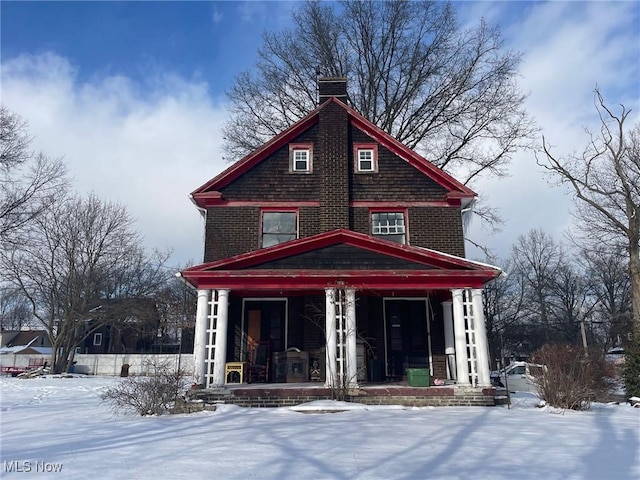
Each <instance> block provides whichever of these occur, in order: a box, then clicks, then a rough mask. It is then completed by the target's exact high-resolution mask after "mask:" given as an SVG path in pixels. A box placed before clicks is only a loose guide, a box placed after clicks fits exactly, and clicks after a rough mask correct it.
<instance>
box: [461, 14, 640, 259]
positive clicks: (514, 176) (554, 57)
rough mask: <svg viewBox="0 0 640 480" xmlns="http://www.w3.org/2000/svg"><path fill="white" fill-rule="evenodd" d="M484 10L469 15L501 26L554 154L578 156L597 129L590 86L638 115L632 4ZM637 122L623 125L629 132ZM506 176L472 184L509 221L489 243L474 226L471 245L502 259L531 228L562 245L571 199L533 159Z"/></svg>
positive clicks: (639, 39)
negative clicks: (475, 243) (519, 57)
mask: <svg viewBox="0 0 640 480" xmlns="http://www.w3.org/2000/svg"><path fill="white" fill-rule="evenodd" d="M484 5H485V3H484V2H481V3H479V4H475V9H474V10H473V12H474V15H478V14H487V15H486V16H487V18H490V19H491V20H492V21H498V22H500V24H501V26H502V31H503V32H504V35H505V37H506V39H507V46H508V47H509V48H513V49H515V50H518V51H521V52H523V65H522V69H521V79H520V82H519V84H520V86H521V88H522V90H523V91H524V92H528V93H529V94H530V96H529V99H528V101H527V110H528V111H529V112H530V114H532V115H533V117H534V118H535V119H536V120H537V122H538V124H539V126H540V127H541V129H542V133H543V134H544V135H545V138H546V139H547V141H548V142H550V143H551V144H552V145H554V152H555V153H556V154H558V155H560V156H563V155H568V154H572V153H574V152H575V153H581V152H582V151H583V149H584V147H585V146H586V145H587V143H588V137H587V136H586V135H585V131H584V129H585V127H590V128H591V129H593V130H595V131H597V130H598V125H599V124H598V117H597V113H596V110H595V108H594V102H593V100H594V97H593V90H594V88H595V86H596V84H597V85H599V87H600V89H601V91H602V93H603V94H604V95H605V100H606V101H607V104H608V105H610V106H611V107H613V108H614V109H615V108H617V107H618V104H619V103H624V104H625V105H626V107H627V108H632V109H634V110H635V111H638V109H639V108H638V107H640V105H638V104H639V100H640V97H639V95H638V80H637V79H638V78H639V76H640V31H639V29H638V27H637V24H636V23H634V22H637V21H638V14H637V6H634V4H633V2H585V3H575V2H541V3H526V4H515V3H496V2H491V3H490V4H488V5H486V10H484V11H483V12H482V11H481V12H479V11H478V9H482V8H483V7H484ZM516 5H518V6H522V9H521V10H518V7H516ZM509 9H510V10H509ZM634 9H635V10H634ZM507 10H508V12H507ZM514 10H515V12H514ZM638 118H639V117H638V116H637V115H636V116H634V117H632V118H629V121H628V124H627V126H628V127H630V126H631V125H632V124H634V123H635V122H636V121H637V120H638ZM510 172H511V176H510V177H509V178H507V179H500V180H499V181H497V180H495V179H489V180H487V179H484V180H482V181H481V182H479V184H478V185H477V189H478V191H479V192H480V193H481V194H483V196H485V195H486V196H488V197H489V202H490V204H491V205H495V206H499V207H500V209H501V213H502V215H503V217H504V218H505V219H506V221H507V224H506V225H505V228H504V229H503V232H502V233H501V234H499V235H497V236H494V237H491V236H489V235H487V234H486V233H484V232H481V231H480V229H479V225H478V224H477V223H476V224H475V225H474V226H473V227H472V232H473V235H475V237H476V238H475V240H476V241H478V240H480V241H481V242H482V243H486V244H488V245H490V246H491V247H492V248H494V249H495V252H496V253H497V254H499V255H500V256H501V257H505V258H506V257H507V256H508V255H509V247H510V245H511V244H513V242H514V241H515V240H516V239H517V237H518V236H519V235H521V234H524V233H526V232H527V231H529V230H530V229H531V228H542V229H543V230H545V231H546V232H547V233H549V234H551V235H553V236H554V237H555V238H556V239H558V240H561V239H562V234H563V232H564V231H565V230H566V229H567V228H568V227H569V226H570V224H571V222H572V217H571V215H570V210H571V209H572V208H573V202H572V199H571V195H570V194H568V193H567V192H568V191H567V190H565V189H564V188H562V187H558V186H556V185H555V184H554V183H550V181H551V180H552V179H550V178H549V177H548V176H547V175H546V172H545V171H544V169H542V167H539V166H538V165H537V164H536V161H535V157H534V155H533V154H532V153H526V152H522V153H519V154H517V155H516V156H515V157H514V159H513V162H512V164H511V168H510ZM477 254H478V255H479V253H477Z"/></svg>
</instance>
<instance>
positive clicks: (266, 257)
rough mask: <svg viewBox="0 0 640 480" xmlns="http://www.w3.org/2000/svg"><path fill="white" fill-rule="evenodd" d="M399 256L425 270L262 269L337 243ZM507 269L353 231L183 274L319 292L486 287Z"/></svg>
mask: <svg viewBox="0 0 640 480" xmlns="http://www.w3.org/2000/svg"><path fill="white" fill-rule="evenodd" d="M339 244H344V245H350V246H352V247H356V248H358V249H362V250H366V251H370V252H374V253H377V254H381V255H385V256H388V257H394V258H397V259H399V260H403V261H408V262H411V263H414V264H416V265H424V269H407V270H399V269H394V270H381V269H380V270H378V269H349V270H346V269H337V270H331V269H317V270H316V269H309V268H305V269H295V268H288V269H273V268H269V267H265V268H260V266H261V265H266V264H268V263H269V262H272V261H275V260H280V259H283V258H288V257H292V256H296V255H301V254H304V253H309V252H313V251H316V250H319V249H322V248H325V247H329V246H332V245H339ZM500 274H501V270H500V269H498V268H496V267H492V266H490V265H485V264H480V263H477V262H473V261H470V260H467V259H464V258H460V257H456V256H453V255H447V254H444V253H441V252H437V251H435V250H429V249H426V248H420V247H412V246H409V245H401V244H398V243H394V242H390V241H386V240H380V239H378V238H375V237H371V236H369V235H364V234H362V233H357V232H353V231H350V230H334V231H331V232H326V233H322V234H319V235H314V236H312V237H306V238H301V239H298V240H293V241H291V242H286V243H282V244H279V245H274V246H272V247H268V248H263V249H260V250H255V251H252V252H248V253H244V254H241V255H236V256H234V257H229V258H225V259H222V260H217V261H215V262H210V263H204V264H202V265H197V266H194V267H191V268H188V269H186V270H184V271H182V272H181V275H182V277H183V278H185V279H186V280H187V281H188V282H189V283H191V284H192V285H194V286H195V287H197V288H203V289H216V288H229V289H232V290H237V289H240V290H261V291H269V290H290V291H291V290H318V289H320V290H321V289H324V288H327V287H332V286H337V285H340V286H349V287H352V288H356V289H369V290H371V289H373V290H427V289H442V288H480V287H482V285H484V284H485V283H487V282H488V281H490V280H492V279H494V278H496V277H498V276H499V275H500Z"/></svg>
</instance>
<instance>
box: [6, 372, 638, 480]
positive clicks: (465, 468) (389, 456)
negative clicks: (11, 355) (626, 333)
mask: <svg viewBox="0 0 640 480" xmlns="http://www.w3.org/2000/svg"><path fill="white" fill-rule="evenodd" d="M118 381H119V379H118V378H101V377H76V378H37V379H29V380H22V379H17V378H9V377H2V378H0V389H1V390H0V392H1V395H2V396H1V421H0V426H1V427H2V430H1V437H0V438H1V441H2V446H1V447H2V454H1V462H2V465H1V466H0V467H1V469H2V470H1V472H0V476H1V477H2V478H29V475H33V476H34V477H35V478H51V479H55V478H60V479H62V478H64V479H82V480H85V479H91V478H95V479H123V478H126V479H153V480H160V479H165V478H167V479H178V480H179V479H199V478H207V479H247V478H257V479H410V480H414V479H454V478H460V479H492V480H497V479H509V480H513V479H544V480H552V479H563V480H566V479H596V480H608V479H612V480H613V479H616V480H623V479H632V480H638V479H639V478H640V409H638V408H631V407H630V406H629V405H625V404H620V405H604V404H595V405H593V407H592V409H591V410H589V411H586V412H572V411H566V412H552V411H550V410H549V409H545V408H536V407H535V404H536V400H535V398H534V397H533V396H531V395H525V394H522V395H516V396H515V398H514V405H513V408H511V409H507V408H506V407H495V408H480V407H467V408H451V407H449V408H447V407H442V408H402V407H364V406H358V405H352V409H351V410H348V411H343V412H340V413H331V414H313V413H301V412H298V411H294V410H292V409H289V408H277V409H245V408H240V407H235V406H230V405H223V406H221V407H219V408H218V410H217V411H215V412H200V413H197V414H191V415H166V416H161V417H138V416H135V415H133V414H131V415H114V414H113V413H112V412H111V410H110V409H109V407H108V405H106V404H105V403H103V402H102V401H101V399H100V393H101V392H103V391H104V390H105V389H106V388H108V387H109V386H110V385H113V384H114V383H115V382H118ZM319 406H320V407H322V408H325V407H326V406H327V402H323V403H320V405H319ZM56 470H59V472H58V473H55V472H56Z"/></svg>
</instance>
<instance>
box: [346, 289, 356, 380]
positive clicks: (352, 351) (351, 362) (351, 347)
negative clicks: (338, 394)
mask: <svg viewBox="0 0 640 480" xmlns="http://www.w3.org/2000/svg"><path fill="white" fill-rule="evenodd" d="M345 298H346V301H347V305H346V314H347V317H346V329H347V386H348V387H350V388H356V387H357V386H358V352H357V342H356V333H357V331H356V291H355V290H354V289H353V288H349V289H346V290H345Z"/></svg>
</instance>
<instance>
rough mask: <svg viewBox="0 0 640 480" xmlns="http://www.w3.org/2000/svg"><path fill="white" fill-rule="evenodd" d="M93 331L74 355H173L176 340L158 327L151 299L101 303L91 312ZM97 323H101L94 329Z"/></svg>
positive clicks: (88, 322)
mask: <svg viewBox="0 0 640 480" xmlns="http://www.w3.org/2000/svg"><path fill="white" fill-rule="evenodd" d="M92 313H93V314H94V316H93V318H91V319H90V320H88V321H87V328H91V329H93V331H92V333H90V334H89V336H87V338H86V339H85V340H84V342H83V344H82V345H81V346H80V347H78V350H77V353H89V354H103V353H104V354H110V353H176V352H177V351H178V349H179V344H178V343H177V342H178V341H179V340H176V339H175V338H174V337H169V336H168V335H167V334H166V333H165V332H163V330H162V328H161V322H160V315H159V312H158V308H157V306H156V302H155V300H154V299H153V298H128V299H118V300H103V301H101V302H100V303H99V304H98V305H96V306H95V307H94V308H93V309H92ZM96 324H102V325H101V326H99V327H97V328H95V329H94V327H95V326H96Z"/></svg>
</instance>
